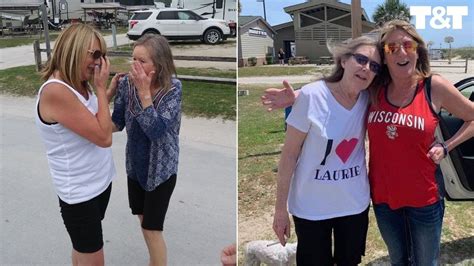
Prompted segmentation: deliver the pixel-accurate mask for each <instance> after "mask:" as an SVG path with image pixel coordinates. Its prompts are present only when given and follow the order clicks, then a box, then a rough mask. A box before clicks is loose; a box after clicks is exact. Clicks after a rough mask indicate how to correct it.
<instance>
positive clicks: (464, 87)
mask: <svg viewBox="0 0 474 266" xmlns="http://www.w3.org/2000/svg"><path fill="white" fill-rule="evenodd" d="M454 86H455V87H456V88H458V90H459V91H460V92H461V93H462V94H463V95H464V96H466V97H467V98H469V99H470V100H471V101H474V77H470V78H466V79H463V80H461V81H459V82H457V83H456V84H454ZM440 116H441V118H440V121H439V125H440V126H439V129H438V130H437V137H438V138H440V139H441V140H443V141H444V140H447V139H449V138H450V137H451V136H452V135H454V134H455V133H456V132H457V131H458V130H459V128H460V127H461V126H462V124H463V121H462V120H461V119H459V118H457V117H455V116H453V115H452V114H450V113H448V112H446V111H445V110H442V111H441V114H440ZM441 171H442V172H443V176H444V184H445V188H446V194H447V195H446V197H447V198H448V199H450V200H474V138H471V139H469V140H467V141H465V142H464V143H462V144H461V145H459V146H458V147H456V148H455V149H453V150H452V151H451V152H449V155H448V156H447V157H446V158H445V159H444V160H442V161H441Z"/></svg>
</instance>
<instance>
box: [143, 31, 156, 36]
mask: <svg viewBox="0 0 474 266" xmlns="http://www.w3.org/2000/svg"><path fill="white" fill-rule="evenodd" d="M147 33H151V34H157V35H160V33H159V32H158V31H156V30H147V31H145V32H144V33H143V35H145V34H147Z"/></svg>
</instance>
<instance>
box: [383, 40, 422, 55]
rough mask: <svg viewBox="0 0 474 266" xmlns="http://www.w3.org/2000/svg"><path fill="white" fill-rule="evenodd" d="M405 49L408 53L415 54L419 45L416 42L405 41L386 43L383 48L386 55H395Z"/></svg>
mask: <svg viewBox="0 0 474 266" xmlns="http://www.w3.org/2000/svg"><path fill="white" fill-rule="evenodd" d="M401 47H403V49H405V51H406V52H410V53H414V52H415V51H416V48H418V43H417V42H415V41H405V42H403V43H394V42H393V43H386V44H385V45H384V46H383V49H384V51H385V53H386V54H393V53H396V52H398V51H399V50H400V48H401Z"/></svg>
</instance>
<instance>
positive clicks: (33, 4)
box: [0, 2, 42, 11]
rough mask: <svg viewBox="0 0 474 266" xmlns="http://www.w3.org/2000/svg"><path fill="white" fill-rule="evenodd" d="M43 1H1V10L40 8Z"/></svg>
mask: <svg viewBox="0 0 474 266" xmlns="http://www.w3.org/2000/svg"><path fill="white" fill-rule="evenodd" d="M41 5H42V3H37V2H30V3H4V2H2V3H0V10H2V11H5V10H31V9H39V7H40V6H41Z"/></svg>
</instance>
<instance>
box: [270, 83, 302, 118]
mask: <svg viewBox="0 0 474 266" xmlns="http://www.w3.org/2000/svg"><path fill="white" fill-rule="evenodd" d="M298 94H299V92H298V91H294V90H293V87H292V86H291V84H290V83H288V81H286V80H284V81H283V88H282V89H277V88H268V89H266V90H265V94H263V95H262V97H261V100H262V104H263V105H264V106H266V107H267V110H268V111H269V112H270V111H272V110H273V109H281V108H286V107H289V106H292V105H293V103H295V100H296V97H298Z"/></svg>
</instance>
